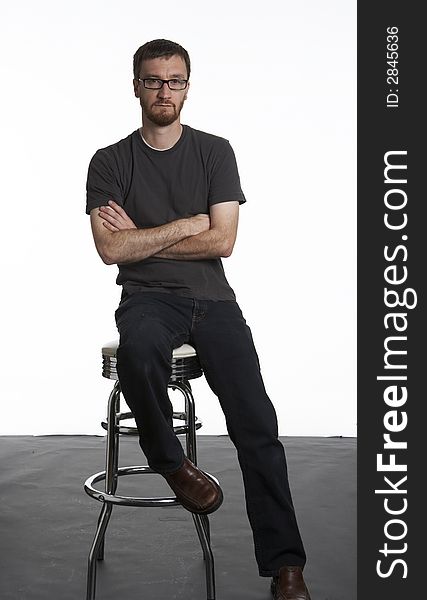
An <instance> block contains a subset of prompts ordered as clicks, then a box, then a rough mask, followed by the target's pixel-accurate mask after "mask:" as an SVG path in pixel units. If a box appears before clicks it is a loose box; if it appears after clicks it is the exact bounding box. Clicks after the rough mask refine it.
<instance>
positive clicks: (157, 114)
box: [141, 98, 184, 127]
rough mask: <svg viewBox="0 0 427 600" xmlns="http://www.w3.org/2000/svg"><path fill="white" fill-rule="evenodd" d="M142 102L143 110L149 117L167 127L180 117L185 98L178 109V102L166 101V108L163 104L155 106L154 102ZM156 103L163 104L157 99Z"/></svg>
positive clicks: (160, 125) (153, 121) (155, 122)
mask: <svg viewBox="0 0 427 600" xmlns="http://www.w3.org/2000/svg"><path fill="white" fill-rule="evenodd" d="M141 104H142V111H143V113H144V115H145V116H146V117H147V119H149V120H150V121H151V122H152V123H154V124H155V125H158V126H159V127H166V126H167V125H172V123H174V122H175V121H176V120H177V119H178V117H179V115H180V113H181V110H182V107H183V105H184V98H183V99H182V101H181V104H180V106H179V107H178V109H177V107H176V104H173V103H172V102H169V103H168V102H165V104H167V106H166V107H164V108H162V107H161V106H153V104H151V105H147V104H146V103H145V102H143V103H141ZM154 104H161V102H159V101H157V102H155V103H154Z"/></svg>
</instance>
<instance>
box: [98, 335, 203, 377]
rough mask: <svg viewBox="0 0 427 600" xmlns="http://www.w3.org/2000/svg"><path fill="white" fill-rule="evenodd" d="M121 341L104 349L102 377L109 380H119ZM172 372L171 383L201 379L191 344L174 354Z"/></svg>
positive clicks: (185, 345)
mask: <svg viewBox="0 0 427 600" xmlns="http://www.w3.org/2000/svg"><path fill="white" fill-rule="evenodd" d="M118 347H119V340H113V341H111V342H107V343H106V344H104V346H103V347H102V376H103V377H106V378H107V379H113V380H118V376H117V348H118ZM171 366H172V372H171V376H170V381H171V382H173V381H188V380H189V379H196V378H197V377H201V376H202V374H203V371H202V369H201V367H200V363H199V359H198V358H197V352H196V350H195V349H194V348H193V346H190V344H183V345H182V346H180V347H179V348H175V349H174V350H173V352H172V361H171Z"/></svg>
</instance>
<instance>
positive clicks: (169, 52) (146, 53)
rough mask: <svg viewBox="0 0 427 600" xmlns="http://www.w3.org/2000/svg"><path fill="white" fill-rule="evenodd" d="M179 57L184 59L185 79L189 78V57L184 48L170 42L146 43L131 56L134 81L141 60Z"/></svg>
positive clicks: (138, 71) (138, 73)
mask: <svg viewBox="0 0 427 600" xmlns="http://www.w3.org/2000/svg"><path fill="white" fill-rule="evenodd" d="M175 54H176V55H178V56H180V57H181V58H182V59H184V62H185V66H186V67H187V79H189V78H190V57H189V55H188V52H187V50H186V49H185V48H183V47H182V46H180V45H179V44H177V43H175V42H171V41H170V40H162V39H160V40H152V41H151V42H146V43H145V44H144V45H143V46H141V47H140V48H138V50H137V51H136V52H135V54H134V56H133V76H134V78H135V79H139V75H140V70H141V63H142V61H143V60H149V59H151V58H160V57H161V56H174V55H175Z"/></svg>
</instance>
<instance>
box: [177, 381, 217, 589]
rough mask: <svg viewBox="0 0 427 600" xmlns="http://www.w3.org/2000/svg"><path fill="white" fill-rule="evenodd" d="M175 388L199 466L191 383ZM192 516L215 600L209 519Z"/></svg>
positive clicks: (188, 447)
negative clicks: (183, 407)
mask: <svg viewBox="0 0 427 600" xmlns="http://www.w3.org/2000/svg"><path fill="white" fill-rule="evenodd" d="M174 387H176V388H177V389H179V390H180V391H181V392H182V394H183V395H184V398H185V413H186V415H187V418H186V426H187V433H186V450H187V453H186V454H187V457H188V458H189V459H190V460H191V462H192V463H194V464H195V465H197V446H196V414H195V408H194V397H193V393H192V391H191V386H190V382H188V381H185V382H174ZM192 516H193V521H194V525H195V527H196V531H197V535H198V536H199V541H200V545H201V546H202V551H203V559H204V561H205V569H206V588H207V600H215V565H214V557H213V553H212V549H211V544H210V541H211V540H210V526H209V518H208V516H207V515H197V514H195V513H192Z"/></svg>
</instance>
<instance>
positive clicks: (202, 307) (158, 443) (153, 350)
mask: <svg viewBox="0 0 427 600" xmlns="http://www.w3.org/2000/svg"><path fill="white" fill-rule="evenodd" d="M115 317H116V323H117V327H118V330H119V332H120V344H119V348H118V350H117V371H118V375H119V379H120V384H121V388H122V391H123V394H124V397H125V400H126V403H127V404H128V405H129V408H130V409H131V411H132V413H133V415H134V416H135V420H136V423H137V427H138V430H139V433H140V444H141V448H142V450H143V452H144V454H145V456H146V457H147V461H148V464H149V465H150V466H151V467H152V468H153V469H154V470H155V471H158V472H160V473H167V472H172V471H175V470H176V469H178V468H179V467H180V466H181V464H182V462H183V459H184V454H183V449H182V446H181V443H180V441H179V439H178V438H177V436H176V435H175V433H174V431H173V429H172V427H171V425H172V405H171V402H170V399H169V396H168V389H167V384H168V381H169V377H170V373H171V367H170V363H171V357H172V350H173V348H177V347H178V346H180V345H181V344H183V343H185V342H188V343H190V344H192V345H193V346H194V347H195V348H196V350H197V354H198V357H199V360H200V363H201V365H202V368H203V371H204V375H205V377H206V380H207V382H208V384H209V386H210V387H211V389H212V391H213V392H214V393H215V394H216V396H218V399H219V402H220V404H221V408H222V410H223V412H224V415H225V419H226V424H227V430H228V433H229V435H230V439H231V441H232V442H233V444H234V445H235V447H236V449H237V457H238V460H239V464H240V468H241V470H242V475H243V483H244V488H245V498H246V509H247V513H248V518H249V522H250V525H251V527H252V531H253V537H254V544H255V557H256V560H257V563H258V567H259V574H260V575H262V576H272V575H277V574H278V571H279V569H280V567H281V566H283V565H299V566H304V564H305V552H304V547H303V544H302V541H301V537H300V533H299V530H298V525H297V522H296V518H295V512H294V507H293V504H292V498H291V492H290V489H289V483H288V473H287V466H286V458H285V452H284V448H283V445H282V443H281V442H280V440H279V439H278V428H277V417H276V412H275V410H274V407H273V405H272V403H271V401H270V399H269V397H268V396H267V393H266V391H265V388H264V384H263V381H262V377H261V373H260V367H259V361H258V356H257V353H256V350H255V347H254V343H253V340H252V335H251V331H250V329H249V327H248V325H247V324H246V321H245V319H244V318H243V315H242V312H241V310H240V308H239V306H238V304H237V302H234V301H212V300H197V299H192V298H184V297H181V296H177V295H175V294H167V293H163V294H161V293H154V292H153V293H151V292H137V293H134V294H132V295H130V296H127V297H124V298H123V299H122V301H121V303H120V305H119V307H118V309H117V311H116V313H115Z"/></svg>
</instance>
